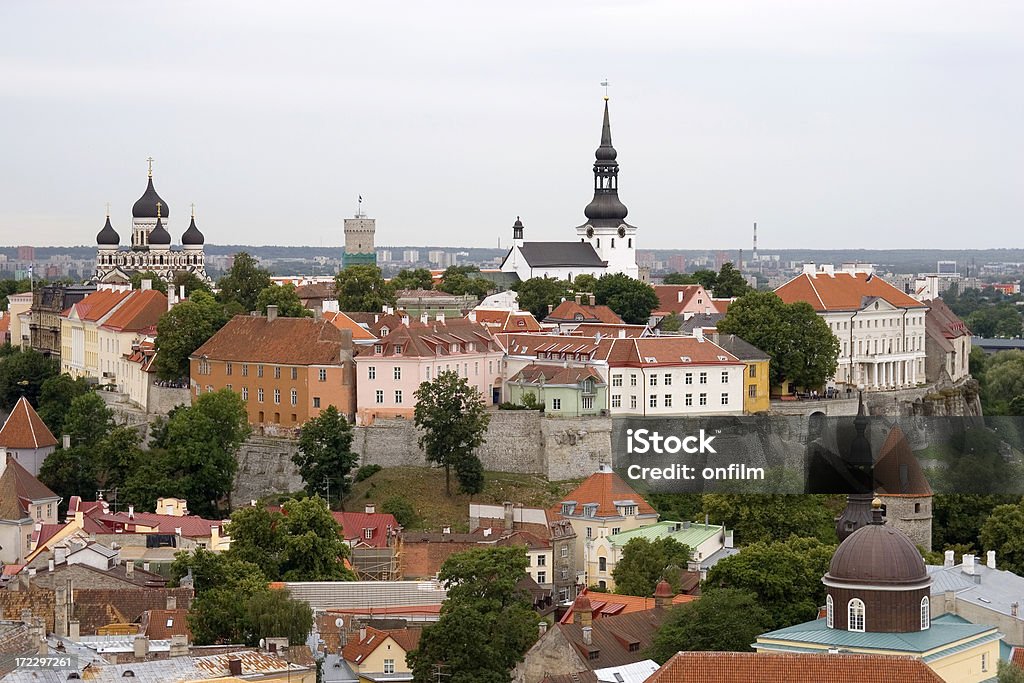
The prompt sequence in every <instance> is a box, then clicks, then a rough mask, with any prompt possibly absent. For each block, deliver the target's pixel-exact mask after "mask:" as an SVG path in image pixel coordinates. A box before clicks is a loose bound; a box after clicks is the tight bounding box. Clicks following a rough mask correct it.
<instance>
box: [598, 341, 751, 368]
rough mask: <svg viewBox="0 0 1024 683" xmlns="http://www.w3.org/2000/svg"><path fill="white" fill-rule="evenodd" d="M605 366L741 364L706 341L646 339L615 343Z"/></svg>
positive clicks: (717, 346)
mask: <svg viewBox="0 0 1024 683" xmlns="http://www.w3.org/2000/svg"><path fill="white" fill-rule="evenodd" d="M608 362H609V364H610V365H611V366H612V367H613V368H614V367H651V366H655V367H657V366H689V365H737V364H740V363H741V362H742V361H740V360H739V359H738V358H737V357H736V356H734V355H733V354H731V353H730V352H728V351H726V350H725V349H723V348H722V347H721V346H719V345H718V344H715V343H714V342H712V341H711V340H709V339H698V338H697V337H645V338H643V339H616V340H615V346H614V348H613V349H612V353H611V356H610V357H609V359H608Z"/></svg>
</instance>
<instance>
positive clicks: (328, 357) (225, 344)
mask: <svg viewBox="0 0 1024 683" xmlns="http://www.w3.org/2000/svg"><path fill="white" fill-rule="evenodd" d="M343 351H346V349H343V348H342V342H341V330H339V329H338V328H337V327H335V326H334V325H332V324H331V323H329V322H327V321H326V320H314V319H312V318H281V317H279V318H276V319H274V320H273V321H270V320H268V319H267V318H265V317H263V316H252V315H236V316H235V317H234V318H232V319H231V320H229V321H228V324H227V325H225V326H224V327H222V328H221V329H220V330H218V331H217V333H216V334H214V335H213V336H212V337H210V338H209V339H208V340H207V341H206V343H205V344H203V345H202V346H200V347H199V348H198V349H196V350H195V352H193V353H192V355H191V356H190V358H193V359H195V358H203V357H207V358H210V359H212V360H222V361H237V362H241V363H276V364H280V365H339V364H341V356H342V352H343Z"/></svg>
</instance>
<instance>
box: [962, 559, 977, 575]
mask: <svg viewBox="0 0 1024 683" xmlns="http://www.w3.org/2000/svg"><path fill="white" fill-rule="evenodd" d="M963 572H964V574H973V573H974V555H964V569H963Z"/></svg>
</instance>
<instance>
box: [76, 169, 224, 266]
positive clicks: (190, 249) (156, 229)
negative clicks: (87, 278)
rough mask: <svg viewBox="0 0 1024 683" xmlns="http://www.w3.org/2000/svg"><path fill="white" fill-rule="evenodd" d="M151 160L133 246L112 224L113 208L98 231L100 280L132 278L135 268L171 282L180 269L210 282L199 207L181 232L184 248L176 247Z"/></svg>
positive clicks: (135, 214)
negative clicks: (123, 241) (124, 243)
mask: <svg viewBox="0 0 1024 683" xmlns="http://www.w3.org/2000/svg"><path fill="white" fill-rule="evenodd" d="M149 162H150V164H149V183H148V184H147V185H146V191H145V192H144V193H142V196H141V197H139V199H138V201H136V202H135V204H134V205H133V206H132V242H131V246H128V247H125V248H122V247H121V246H120V244H121V237H120V235H118V234H117V231H116V230H114V227H113V226H112V225H111V224H110V212H109V211H108V212H107V222H106V224H105V225H104V226H103V229H102V230H100V232H99V234H98V235H96V245H97V249H96V281H97V282H129V281H130V280H131V276H132V274H133V273H135V272H146V271H152V272H154V273H156V274H157V275H159V276H160V277H161V278H163V279H164V280H165V281H167V282H171V281H172V280H173V279H174V275H175V274H176V273H179V272H187V273H193V274H195V275H196V277H198V278H200V279H201V280H204V281H206V282H210V278H209V276H207V274H206V255H205V253H204V252H203V242H204V241H205V240H204V238H203V233H201V232H199V228H197V227H196V216H195V210H194V209H193V211H192V222H191V223H190V224H189V226H188V229H187V230H185V232H184V233H183V234H182V236H181V248H180V249H175V248H173V247H172V246H171V234H170V233H169V232H168V231H167V227H166V226H167V220H168V218H170V215H171V212H170V209H169V208H168V206H167V202H165V201H164V200H163V199H161V198H160V195H158V194H157V193H156V189H155V188H154V187H153V160H152V159H150V160H149Z"/></svg>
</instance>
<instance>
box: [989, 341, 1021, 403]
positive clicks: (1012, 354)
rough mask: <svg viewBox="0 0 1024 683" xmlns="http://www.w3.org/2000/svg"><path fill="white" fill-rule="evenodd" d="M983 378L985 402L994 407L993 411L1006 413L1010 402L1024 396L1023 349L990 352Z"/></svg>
mask: <svg viewBox="0 0 1024 683" xmlns="http://www.w3.org/2000/svg"><path fill="white" fill-rule="evenodd" d="M984 380H985V381H984V382H983V385H982V386H983V389H982V392H983V394H982V395H983V396H984V397H985V403H987V404H988V406H989V407H990V408H995V411H993V412H995V413H999V414H1008V413H1009V412H1010V411H1009V408H1010V403H1011V402H1012V401H1013V400H1014V399H1015V398H1017V397H1018V396H1024V351H1017V350H1014V351H1000V352H999V353H995V354H992V355H991V356H990V357H989V358H988V361H987V363H986V365H985V371H984ZM986 414H990V413H986Z"/></svg>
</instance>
